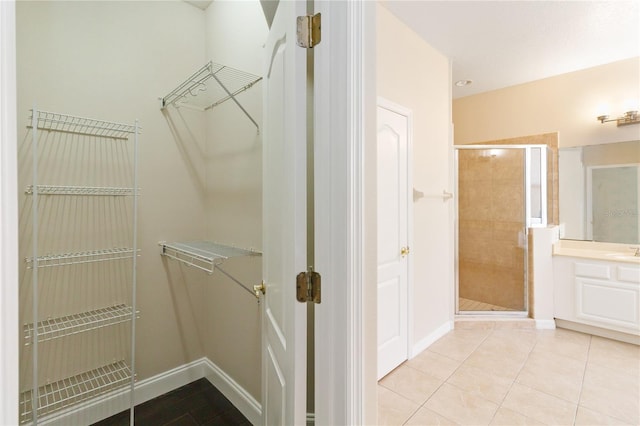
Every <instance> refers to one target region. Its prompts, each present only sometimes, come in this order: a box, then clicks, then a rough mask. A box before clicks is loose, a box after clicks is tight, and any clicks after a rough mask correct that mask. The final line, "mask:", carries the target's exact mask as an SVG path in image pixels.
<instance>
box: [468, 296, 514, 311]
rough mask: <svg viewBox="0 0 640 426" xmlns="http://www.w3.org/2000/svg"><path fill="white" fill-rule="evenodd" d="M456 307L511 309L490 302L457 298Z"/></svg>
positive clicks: (474, 309)
mask: <svg viewBox="0 0 640 426" xmlns="http://www.w3.org/2000/svg"><path fill="white" fill-rule="evenodd" d="M458 308H459V309H460V310H461V311H513V309H510V308H505V307H504V306H498V305H492V304H490V303H484V302H478V301H477V300H471V299H465V298H464V297H460V298H458Z"/></svg>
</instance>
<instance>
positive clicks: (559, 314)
mask: <svg viewBox="0 0 640 426" xmlns="http://www.w3.org/2000/svg"><path fill="white" fill-rule="evenodd" d="M553 269H554V271H553V274H554V282H555V288H554V315H555V318H556V321H557V322H558V325H560V326H565V327H567V328H574V329H577V330H580V331H587V332H592V333H593V334H603V333H598V332H597V331H598V330H597V329H601V331H602V330H604V331H612V332H614V333H615V334H620V335H616V336H611V337H616V338H619V339H621V340H626V341H630V342H633V343H640V256H635V251H634V250H633V249H632V248H630V246H629V245H628V244H612V243H597V242H588V241H569V240H561V241H559V242H557V243H556V244H555V245H554V247H553ZM593 327H595V328H596V329H592V328H593ZM594 331H595V332H594ZM604 334H607V335H609V333H604Z"/></svg>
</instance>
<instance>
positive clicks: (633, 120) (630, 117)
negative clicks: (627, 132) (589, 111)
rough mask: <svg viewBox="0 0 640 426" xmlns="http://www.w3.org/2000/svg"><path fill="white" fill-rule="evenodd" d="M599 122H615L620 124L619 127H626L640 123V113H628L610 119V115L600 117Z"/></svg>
mask: <svg viewBox="0 0 640 426" xmlns="http://www.w3.org/2000/svg"><path fill="white" fill-rule="evenodd" d="M598 121H600V122H601V123H603V124H604V123H608V122H610V121H615V122H616V123H618V126H626V125H628V124H638V123H640V117H639V116H638V111H627V112H625V113H624V115H623V116H621V117H617V118H609V116H608V115H600V116H598Z"/></svg>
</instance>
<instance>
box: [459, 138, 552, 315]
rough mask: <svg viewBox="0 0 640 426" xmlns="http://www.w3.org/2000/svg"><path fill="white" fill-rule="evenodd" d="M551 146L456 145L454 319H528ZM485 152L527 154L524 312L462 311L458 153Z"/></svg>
mask: <svg viewBox="0 0 640 426" xmlns="http://www.w3.org/2000/svg"><path fill="white" fill-rule="evenodd" d="M535 148H539V149H540V177H541V178H540V184H541V185H540V197H541V199H540V210H541V212H540V213H541V215H540V218H536V220H535V221H534V220H533V218H532V217H531V192H532V191H531V151H532V149H535ZM548 148H549V147H548V146H547V145H545V144H511V145H500V144H497V145H492V144H482V145H454V146H453V151H454V167H453V174H454V184H455V188H456V190H455V197H454V203H455V204H454V210H455V214H454V239H455V243H454V245H455V253H454V268H455V271H454V273H455V294H454V296H455V315H462V316H468V315H483V316H484V315H487V316H508V317H516V318H523V317H524V318H526V317H528V316H529V228H541V227H546V226H547V157H548V153H547V150H548ZM482 149H522V150H523V151H524V157H525V161H524V212H525V213H524V218H523V219H524V237H525V243H524V274H523V275H524V276H523V280H524V290H523V292H524V310H522V311H460V256H459V249H460V241H459V238H460V235H459V224H460V218H459V204H460V202H459V195H460V194H459V191H458V187H459V186H458V185H459V177H458V164H459V158H458V151H459V150H482Z"/></svg>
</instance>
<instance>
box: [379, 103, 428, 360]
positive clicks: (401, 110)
mask: <svg viewBox="0 0 640 426" xmlns="http://www.w3.org/2000/svg"><path fill="white" fill-rule="evenodd" d="M377 107H380V108H384V109H387V110H389V111H391V112H394V113H396V114H399V115H402V116H403V117H406V118H407V245H408V246H409V248H410V249H411V250H413V111H412V110H410V109H409V108H406V107H404V106H402V105H399V104H397V103H395V102H392V101H390V100H388V99H386V98H383V97H382V96H378V102H377ZM376 175H377V169H376ZM376 248H377V245H376ZM376 267H377V262H376ZM376 283H377V280H376ZM412 300H413V256H412V255H411V252H410V255H409V256H408V257H407V359H411V358H413V357H414V356H416V355H417V354H418V353H414V350H413V349H414V348H413V306H412V303H411V301H412ZM376 332H377V328H376ZM376 349H377V344H376Z"/></svg>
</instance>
